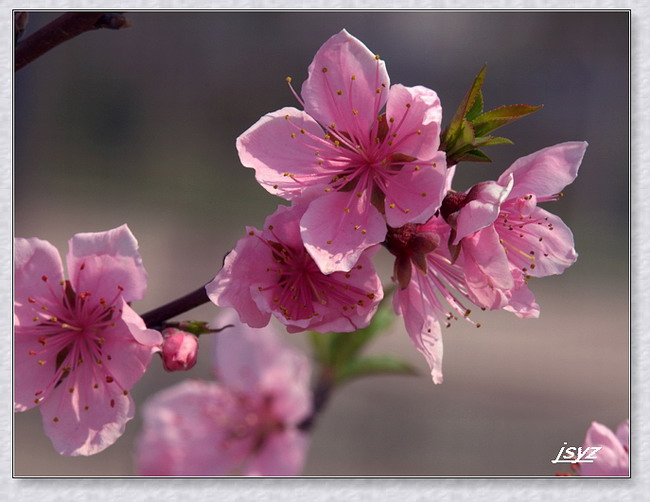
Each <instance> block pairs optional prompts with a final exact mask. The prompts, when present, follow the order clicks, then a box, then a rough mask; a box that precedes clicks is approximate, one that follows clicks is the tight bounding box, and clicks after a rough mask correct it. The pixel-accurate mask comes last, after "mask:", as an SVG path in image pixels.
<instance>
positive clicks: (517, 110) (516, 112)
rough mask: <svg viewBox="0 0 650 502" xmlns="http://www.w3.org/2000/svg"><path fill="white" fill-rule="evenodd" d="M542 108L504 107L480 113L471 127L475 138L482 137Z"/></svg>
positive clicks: (528, 106)
mask: <svg viewBox="0 0 650 502" xmlns="http://www.w3.org/2000/svg"><path fill="white" fill-rule="evenodd" d="M541 107H542V106H541V105H540V106H531V105H504V106H500V107H498V108H495V109H494V110H490V111H489V112H485V113H482V114H481V115H479V116H478V117H476V118H475V119H474V120H472V125H473V126H474V130H475V133H476V135H477V136H484V135H485V134H487V133H489V132H492V131H494V130H495V129H498V128H499V127H502V126H504V125H507V124H510V123H512V122H514V121H515V120H519V119H520V118H522V117H525V116H526V115H530V114H531V113H534V112H536V111H537V110H539V109H540V108H541Z"/></svg>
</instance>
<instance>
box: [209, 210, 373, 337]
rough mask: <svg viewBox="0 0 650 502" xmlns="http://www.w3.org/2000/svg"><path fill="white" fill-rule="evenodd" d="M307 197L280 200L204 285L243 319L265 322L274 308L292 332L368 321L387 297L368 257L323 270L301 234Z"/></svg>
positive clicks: (327, 329) (346, 329)
mask: <svg viewBox="0 0 650 502" xmlns="http://www.w3.org/2000/svg"><path fill="white" fill-rule="evenodd" d="M306 207H307V203H306V202H304V203H303V202H302V201H301V202H300V203H295V204H294V205H293V206H292V207H286V206H279V207H278V209H277V210H276V211H275V212H274V213H273V214H272V215H270V216H269V217H268V218H266V221H265V223H264V229H263V230H258V229H255V228H252V227H249V228H248V235H246V236H245V237H243V238H242V239H240V240H239V242H238V243H237V245H236V246H235V249H234V250H233V251H232V252H231V253H230V254H229V255H228V256H227V257H226V260H225V263H224V266H223V268H222V270H221V271H220V272H219V273H218V274H217V276H216V277H215V279H214V280H213V281H212V282H211V283H210V284H208V285H207V286H206V291H207V293H208V296H209V297H210V299H211V300H212V301H213V302H214V303H216V304H217V305H219V306H220V307H233V308H235V310H237V312H238V314H239V317H240V319H241V321H242V322H245V323H246V324H248V325H249V326H251V327H254V328H260V327H263V326H266V325H267V324H268V322H269V319H270V317H271V314H272V315H273V316H275V317H276V318H277V319H279V320H280V321H281V322H282V323H284V324H286V325H287V329H288V330H289V332H299V331H304V330H307V329H310V330H315V331H318V332H322V333H325V332H330V331H334V332H350V331H355V330H357V329H359V328H363V327H365V326H367V325H368V324H369V323H370V319H371V318H372V316H373V315H374V313H375V312H376V310H377V307H378V305H379V302H380V301H381V299H382V298H383V291H382V288H381V282H380V280H379V277H378V276H377V273H376V272H375V269H374V267H373V266H372V263H371V261H370V257H371V256H372V254H374V252H375V250H374V249H369V250H367V251H365V252H364V253H362V255H361V256H360V257H359V260H358V262H357V264H356V266H355V267H354V269H352V270H351V271H350V272H334V273H332V274H330V275H324V274H323V273H322V272H321V271H320V270H319V268H318V266H317V265H316V263H315V262H314V259H313V258H312V257H311V256H310V255H309V253H307V251H306V250H305V247H304V246H303V242H302V238H301V236H300V224H299V222H300V218H301V217H302V216H303V214H304V211H305V209H306Z"/></svg>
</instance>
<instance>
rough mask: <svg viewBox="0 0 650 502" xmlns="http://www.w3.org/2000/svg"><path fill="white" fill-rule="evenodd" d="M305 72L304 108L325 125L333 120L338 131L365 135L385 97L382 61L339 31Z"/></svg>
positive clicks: (387, 81)
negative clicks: (307, 73) (307, 74)
mask: <svg viewBox="0 0 650 502" xmlns="http://www.w3.org/2000/svg"><path fill="white" fill-rule="evenodd" d="M308 72H309V77H308V78H307V80H306V81H305V82H304V83H303V85H302V98H303V99H304V102H305V111H306V112H307V113H308V114H309V115H311V116H312V117H314V118H315V119H316V120H317V121H318V122H320V123H321V124H323V125H325V126H329V125H330V124H332V123H334V124H336V128H337V129H338V130H339V131H346V132H347V133H349V134H350V135H352V136H355V137H357V138H360V139H361V138H366V137H367V135H368V133H369V131H370V128H371V126H372V124H373V123H374V121H375V120H376V119H377V115H378V113H379V111H380V110H381V109H382V107H383V106H384V104H385V103H386V99H387V94H388V89H389V86H390V79H389V78H388V73H387V72H386V65H385V64H384V62H383V61H382V60H380V59H375V55H374V54H373V53H372V52H370V51H369V50H368V48H367V47H366V46H365V45H363V44H362V43H361V42H360V41H359V40H357V39H356V38H354V37H353V36H352V35H350V34H349V33H348V32H347V31H345V30H342V31H340V32H339V33H337V34H336V35H334V36H333V37H331V38H330V39H329V40H328V41H327V42H325V43H324V44H323V46H322V47H321V48H320V49H319V50H318V52H317V53H316V55H315V56H314V60H313V62H312V63H311V65H309V69H308ZM338 91H341V92H340V94H339V92H338ZM355 111H356V112H357V113H354V112H355Z"/></svg>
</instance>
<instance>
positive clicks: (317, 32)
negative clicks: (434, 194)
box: [14, 11, 629, 476]
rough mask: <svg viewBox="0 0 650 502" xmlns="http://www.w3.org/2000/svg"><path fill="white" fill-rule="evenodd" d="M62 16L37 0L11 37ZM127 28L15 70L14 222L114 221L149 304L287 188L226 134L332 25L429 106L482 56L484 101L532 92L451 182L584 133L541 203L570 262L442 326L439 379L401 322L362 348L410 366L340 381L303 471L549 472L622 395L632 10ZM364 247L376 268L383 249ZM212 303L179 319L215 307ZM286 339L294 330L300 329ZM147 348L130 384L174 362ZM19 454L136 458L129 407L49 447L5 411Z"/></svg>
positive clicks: (494, 170) (453, 96) (158, 21)
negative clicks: (274, 188) (77, 451)
mask: <svg viewBox="0 0 650 502" xmlns="http://www.w3.org/2000/svg"><path fill="white" fill-rule="evenodd" d="M60 14H61V13H47V12H36V13H31V14H30V21H29V25H28V27H27V31H26V33H25V34H24V35H23V37H26V36H29V35H30V34H31V33H33V32H34V31H35V30H37V29H38V28H40V27H42V26H44V25H45V24H46V23H48V22H49V21H51V20H52V19H54V18H55V17H57V16H58V15H60ZM127 17H128V18H129V19H130V21H131V22H132V26H131V27H130V28H129V29H126V30H120V31H108V30H98V31H95V32H90V33H85V34H82V35H80V36H79V37H78V38H76V39H73V40H71V41H68V42H66V43H65V44H63V45H61V46H59V47H57V48H55V49H54V50H52V51H51V52H49V53H47V54H46V55H44V56H42V57H41V58H39V59H37V60H36V61H34V62H33V63H31V64H30V65H28V66H27V67H25V68H24V69H22V70H21V71H19V72H18V73H17V74H16V75H15V79H14V85H15V99H14V106H15V115H14V120H15V123H14V125H15V148H14V161H15V170H14V176H15V191H14V197H15V198H14V211H15V214H14V217H15V235H16V236H21V237H33V236H38V237H40V238H42V239H46V240H49V241H50V242H52V243H53V244H54V245H55V246H57V247H58V248H59V249H60V250H61V252H62V253H65V252H66V250H67V240H68V239H69V238H70V237H71V236H72V235H73V234H75V233H78V232H87V231H100V230H107V229H109V228H113V227H116V226H118V225H120V224H122V223H125V222H126V223H128V224H129V226H130V228H131V229H132V231H133V233H134V234H135V236H136V237H137V238H138V240H139V243H140V251H141V253H142V256H143V259H144V263H145V266H146V268H147V270H148V272H149V289H148V294H147V296H146V298H145V299H144V300H142V301H140V302H137V303H136V304H134V308H135V309H136V311H138V312H139V313H144V312H146V311H147V310H150V309H151V308H154V307H157V306H159V305H161V304H162V303H165V302H167V301H169V300H172V299H174V298H177V297H178V296H181V295H183V294H185V293H187V292H189V291H192V290H194V289H196V288H197V287H199V286H201V285H202V284H204V283H206V282H207V281H209V280H211V279H212V278H213V277H214V275H215V274H216V273H217V271H218V270H219V268H220V266H221V261H222V258H223V256H224V254H226V253H227V252H228V251H229V250H230V249H232V247H234V244H235V242H236V240H237V239H238V238H239V237H241V236H242V235H243V232H244V228H243V227H244V226H245V225H253V226H258V227H259V226H261V225H262V222H263V220H264V218H265V216H266V215H268V214H269V213H271V212H272V211H273V210H274V209H275V208H276V206H277V205H278V204H279V203H281V200H280V199H278V198H275V197H273V196H271V195H270V194H268V193H267V192H266V191H265V190H263V189H262V188H261V187H260V186H259V185H258V184H257V183H256V182H255V180H254V176H253V171H252V170H250V169H245V168H243V167H242V166H241V164H240V162H239V160H238V157H237V152H236V149H235V139H236V138H237V136H238V135H239V134H241V133H242V132H243V131H244V130H245V129H247V128H248V127H249V126H250V125H252V124H253V123H254V122H255V121H257V119H258V118H259V117H260V116H262V115H263V114H265V113H267V112H270V111H274V110H277V109H279V108H281V107H283V106H298V104H297V103H296V102H295V99H294V97H293V96H292V94H291V93H290V91H289V89H288V88H287V86H286V83H285V81H284V79H285V77H286V76H287V75H291V76H292V77H293V78H294V82H295V83H296V84H297V89H299V88H300V84H301V82H302V80H304V78H306V72H307V66H308V65H309V63H310V62H311V60H312V57H313V55H314V54H315V52H316V51H317V49H318V48H319V47H320V46H321V45H322V44H323V43H324V42H325V41H326V40H327V39H328V38H329V37H330V36H332V35H333V34H335V33H337V32H338V31H340V30H341V29H342V28H346V29H347V30H348V31H349V32H350V33H352V34H353V35H355V36H356V37H358V38H359V39H361V40H362V41H363V42H364V43H365V44H366V45H367V46H368V47H369V48H370V50H371V51H373V52H375V53H379V54H381V57H382V59H384V60H385V61H386V65H387V68H388V72H389V74H390V77H391V82H392V83H403V84H405V85H424V86H426V87H429V88H431V89H434V90H435V91H436V92H437V93H438V95H439V96H440V99H441V101H442V106H443V112H444V118H443V121H444V124H446V123H447V121H448V120H449V119H450V118H451V115H452V114H453V112H454V111H455V109H456V107H457V105H458V103H459V102H460V100H461V99H462V97H463V96H464V94H465V92H466V90H467V89H468V87H469V85H470V84H471V82H472V79H473V78H474V76H475V75H476V73H478V71H479V70H480V68H481V66H482V65H483V64H484V63H486V62H487V64H488V70H487V78H486V83H485V85H484V88H483V90H484V96H485V104H486V109H490V108H493V107H496V106H499V105H502V104H514V103H526V104H531V105H537V104H543V105H544V108H543V109H542V110H541V111H539V112H537V113H535V114H533V115H532V116H530V117H527V118H524V119H522V120H521V121H520V122H518V123H515V124H512V125H510V126H507V127H505V128H503V129H502V130H500V131H498V134H499V135H505V136H507V137H509V138H511V139H512V140H513V141H514V142H515V145H513V146H505V145H504V146H495V147H489V148H487V149H486V151H487V153H488V155H490V156H491V157H492V159H493V160H494V162H493V163H492V164H487V165H479V164H467V163H465V164H461V165H460V166H459V167H458V169H457V174H456V177H455V182H454V188H455V189H457V190H464V189H466V188H468V187H469V186H471V184H473V183H475V182H477V181H480V180H486V179H496V178H497V177H498V176H499V174H500V173H501V172H502V171H503V170H504V169H505V168H507V167H508V166H509V165H510V164H511V163H512V162H513V161H514V160H515V159H517V158H518V157H521V156H524V155H527V154H529V153H532V152H534V151H536V150H538V149H540V148H543V147H546V146H550V145H553V144H556V143H559V142H564V141H570V140H586V141H588V142H589V145H590V146H589V148H588V150H587V154H586V156H585V158H584V161H583V163H582V167H581V170H580V175H579V177H578V179H577V180H576V182H574V183H573V184H572V185H570V186H569V187H568V188H567V189H566V190H565V191H564V193H565V197H564V198H563V199H561V200H560V201H558V202H555V203H550V204H547V205H546V206H545V208H546V209H548V210H550V211H551V212H553V213H555V214H558V215H560V216H561V217H562V218H563V219H564V221H565V222H566V223H567V224H568V225H569V226H570V227H571V229H572V230H573V232H574V235H575V242H576V248H577V250H578V253H579V254H580V258H579V260H578V262H577V263H576V264H575V265H574V266H573V267H571V268H570V269H569V270H568V271H567V272H565V273H564V274H563V275H561V276H556V277H548V278H544V279H538V280H533V281H531V283H530V286H531V289H532V290H533V291H534V293H535V295H536V297H537V301H538V303H539V304H540V306H541V309H542V314H541V317H540V318H539V319H536V320H520V319H517V318H516V317H515V316H513V315H511V314H508V313H506V312H486V313H483V314H482V315H479V316H477V317H476V319H475V320H477V321H480V322H481V324H482V328H481V329H480V330H477V329H476V328H474V327H472V326H471V325H469V324H464V323H456V324H455V325H454V326H453V327H452V328H451V329H449V330H446V331H445V332H444V335H445V338H444V344H445V356H444V368H443V370H444V376H445V382H444V383H443V384H442V385H438V386H435V385H433V384H432V383H431V381H430V379H429V377H428V376H427V373H428V371H427V368H426V363H425V362H424V359H423V358H421V356H420V355H419V354H418V353H417V352H416V351H415V349H414V348H413V347H412V346H411V344H410V341H409V340H408V338H407V335H406V333H405V331H404V329H403V327H402V323H401V320H399V319H398V320H396V322H394V324H393V326H392V329H391V330H389V331H388V332H387V333H386V334H385V335H383V336H382V337H381V338H380V339H379V340H378V341H377V342H376V343H374V345H373V346H372V347H371V351H372V352H376V353H391V354H398V355H399V356H400V357H402V358H403V359H405V360H407V361H409V362H411V363H412V364H413V365H415V366H417V367H418V368H419V369H421V372H420V373H421V375H420V376H417V377H397V376H395V377H388V376H382V377H373V378H368V379H366V380H360V381H356V382H353V383H350V384H348V385H347V386H345V387H342V388H341V389H340V390H339V391H338V392H337V393H336V394H335V396H334V398H333V399H332V401H331V402H330V404H329V407H328V408H327V409H326V411H325V412H324V414H323V415H322V416H321V417H320V419H319V421H318V423H317V425H316V427H315V429H314V432H313V435H312V443H311V448H310V451H309V455H308V459H307V463H306V465H305V469H304V474H305V475H336V476H361V475H364V476H365V475H378V476H384V475H388V476H408V475H418V476H437V475H442V476H454V475H473V476H518V475H525V476H546V475H553V474H554V473H555V472H556V471H558V470H565V471H566V470H568V469H558V468H557V466H556V465H554V464H552V463H551V462H550V460H552V459H554V458H555V457H556V456H557V453H558V450H559V449H560V447H561V446H563V443H564V441H566V442H568V444H569V445H576V446H578V445H581V444H582V442H583V439H584V435H585V432H586V430H587V428H588V427H589V425H590V423H591V421H593V420H595V421H598V422H601V423H604V424H605V425H607V426H609V427H610V428H615V427H616V426H617V425H618V424H619V423H620V422H621V421H623V420H624V419H626V418H628V414H629V381H628V373H629V362H628V361H629V359H628V355H629V289H628V285H629V268H628V265H629V263H628V256H629V254H628V246H629V225H628V223H629V219H628V218H629V206H628V204H629V190H628V188H629V186H628V185H629V161H628V145H629V116H628V111H629V85H628V82H629V54H628V50H629V15H628V13H627V12H585V11H574V12H562V13H550V12H526V11H521V12H436V11H421V12H307V11H303V12H214V11H213V12H188V13H183V12H164V13H156V12H133V13H128V15H127ZM377 266H378V268H379V269H380V270H381V271H382V276H383V277H384V278H385V281H388V278H389V277H390V271H391V266H392V264H391V261H390V258H389V257H388V255H387V254H383V253H380V254H379V256H378V259H377ZM217 312H218V311H217V308H216V307H214V306H208V305H206V306H203V307H201V308H199V309H196V310H195V311H192V312H191V313H188V314H187V315H184V316H181V318H182V319H202V320H210V319H212V318H213V317H214V316H215V315H216V314H217ZM287 340H289V341H290V342H291V343H295V344H297V345H300V346H302V347H306V343H305V337H304V335H299V334H298V335H291V336H288V335H287ZM201 344H202V352H201V354H200V360H199V365H198V366H197V367H196V368H194V369H193V370H192V371H191V372H188V373H186V374H178V373H176V374H169V373H165V372H164V371H163V370H162V368H161V365H160V364H159V360H158V358H156V359H154V361H153V363H152V366H151V369H150V370H149V371H148V372H147V374H146V375H145V377H144V378H143V379H142V380H141V381H140V382H139V383H138V384H137V385H136V387H135V388H134V389H133V392H132V394H133V395H134V398H135V400H136V403H137V404H138V405H141V403H142V402H143V401H144V400H145V399H146V397H147V396H148V395H150V394H151V393H153V392H155V391H156V390H159V389H161V388H164V387H166V386H169V385H172V384H173V383H175V382H178V381H180V380H182V379H184V378H190V377H191V378H206V379H208V378H211V369H210V364H211V356H212V345H211V340H210V339H209V338H207V337H206V338H202V339H201ZM14 425H15V428H14V472H15V474H16V475H19V476H23V475H44V476H59V475H62V476H75V475H93V476H104V475H112V476H128V475H133V474H134V468H133V461H132V446H133V440H134V438H135V437H136V435H137V433H138V431H139V429H140V426H141V422H140V420H139V416H138V415H136V418H135V419H134V420H132V421H131V422H129V424H128V425H127V429H126V433H125V434H124V436H123V437H122V438H120V439H119V440H118V441H117V442H116V443H115V444H114V445H113V446H112V447H110V448H108V449H107V450H105V451H104V452H102V453H100V454H98V455H95V456H93V457H90V458H66V457H61V456H59V455H58V454H56V453H55V451H54V450H53V448H52V446H51V444H50V441H49V439H48V438H47V437H46V436H45V435H44V433H43V430H42V425H41V418H40V413H39V411H38V410H37V409H34V410H31V411H29V412H25V413H20V414H16V415H15V424H14Z"/></svg>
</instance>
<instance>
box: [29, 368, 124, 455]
mask: <svg viewBox="0 0 650 502" xmlns="http://www.w3.org/2000/svg"><path fill="white" fill-rule="evenodd" d="M94 384H96V385H97V387H95V385H94ZM70 389H72V391H70ZM40 408H41V415H42V416H43V428H44V430H45V434H47V436H48V437H49V438H50V440H51V441H52V444H53V446H54V449H55V450H56V451H57V452H58V453H59V454H61V455H72V456H77V455H94V454H96V453H99V452H100V451H102V450H104V449H106V448H108V447H109V446H111V445H112V444H113V443H114V442H115V441H116V440H117V439H118V438H119V437H120V436H121V435H122V434H123V433H124V429H125V427H126V422H128V421H129V420H131V419H132V418H133V416H134V414H135V405H134V403H133V399H132V398H131V395H130V394H128V395H125V394H124V393H123V391H122V390H121V389H120V388H119V387H118V386H116V385H113V384H109V383H107V382H106V379H105V373H104V372H103V371H102V370H99V369H97V365H96V364H94V363H93V362H92V361H84V363H83V364H80V365H79V366H78V368H77V369H76V370H74V371H72V372H71V373H70V374H69V375H68V377H66V378H65V379H64V380H63V381H62V383H61V384H60V385H59V386H58V387H57V388H56V389H55V390H54V391H53V392H52V394H51V395H50V396H49V397H48V399H46V400H44V401H43V403H42V404H41V406H40Z"/></svg>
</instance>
